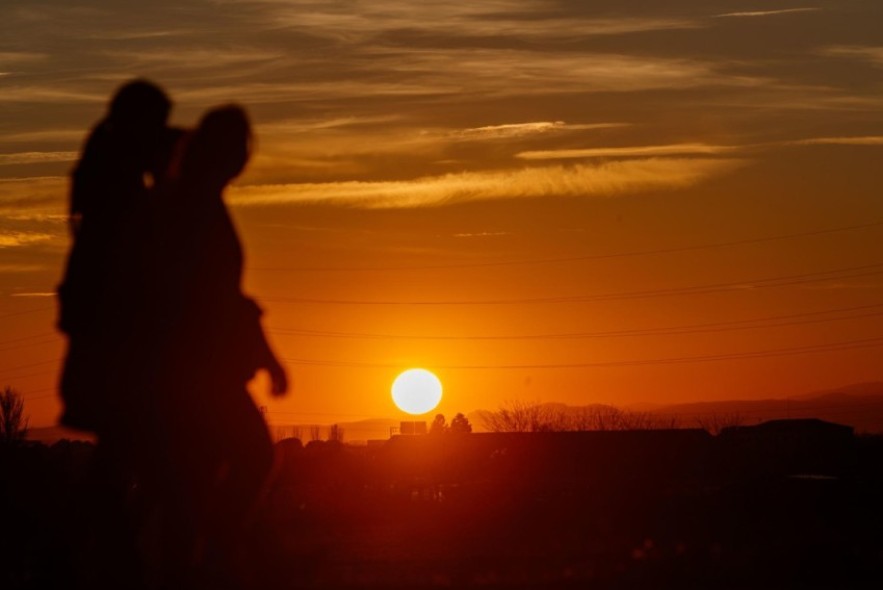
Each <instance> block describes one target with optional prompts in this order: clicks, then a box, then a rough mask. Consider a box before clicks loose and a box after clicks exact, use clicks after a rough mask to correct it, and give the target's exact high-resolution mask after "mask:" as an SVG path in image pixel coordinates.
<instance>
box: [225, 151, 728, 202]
mask: <svg viewBox="0 0 883 590" xmlns="http://www.w3.org/2000/svg"><path fill="white" fill-rule="evenodd" d="M741 165H743V162H742V161H740V160H732V159H730V160H725V159H674V158H671V159H663V158H654V159H644V160H629V161H621V162H610V163H604V164H599V165H594V166H588V165H576V166H570V167H564V166H546V167H531V168H522V169H516V170H505V171H493V172H463V173H459V174H446V175H443V176H433V177H424V178H418V179H415V180H408V181H377V182H358V181H350V182H328V183H302V184H286V185H257V186H245V187H239V188H236V189H234V190H233V191H232V195H231V202H232V203H233V204H236V205H240V206H246V205H271V204H284V203H314V204H318V203H326V204H335V205H341V206H350V207H361V208H368V209H375V208H411V207H429V206H440V205H447V204H454V203H461V202H468V201H481V200H497V199H517V198H541V197H583V198H598V197H610V196H616V195H623V194H628V193H634V192H639V191H642V190H649V189H663V188H683V187H687V186H692V185H694V184H697V183H699V182H702V181H703V180H705V179H707V178H709V177H712V176H716V175H720V174H725V173H728V172H730V171H732V170H734V169H736V168H737V167H739V166H741Z"/></svg>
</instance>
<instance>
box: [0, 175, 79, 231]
mask: <svg viewBox="0 0 883 590" xmlns="http://www.w3.org/2000/svg"><path fill="white" fill-rule="evenodd" d="M67 190H68V180H67V178H64V177H59V176H46V177H33V178H0V219H16V220H26V219H27V220H49V218H50V217H51V216H58V215H60V214H62V213H63V212H64V208H65V202H66V199H67Z"/></svg>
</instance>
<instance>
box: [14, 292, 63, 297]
mask: <svg viewBox="0 0 883 590" xmlns="http://www.w3.org/2000/svg"><path fill="white" fill-rule="evenodd" d="M55 295H56V293H48V292H36V293H10V295H9V296H10V297H55Z"/></svg>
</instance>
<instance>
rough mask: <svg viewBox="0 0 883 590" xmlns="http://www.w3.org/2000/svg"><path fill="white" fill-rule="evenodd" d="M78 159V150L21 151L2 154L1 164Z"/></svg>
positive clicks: (44, 162) (0, 155) (40, 162)
mask: <svg viewBox="0 0 883 590" xmlns="http://www.w3.org/2000/svg"><path fill="white" fill-rule="evenodd" d="M76 159H77V152H21V153H18V154H0V166H8V165H12V164H46V163H50V162H73V161H74V160H76Z"/></svg>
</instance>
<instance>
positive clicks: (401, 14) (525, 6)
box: [233, 0, 702, 42]
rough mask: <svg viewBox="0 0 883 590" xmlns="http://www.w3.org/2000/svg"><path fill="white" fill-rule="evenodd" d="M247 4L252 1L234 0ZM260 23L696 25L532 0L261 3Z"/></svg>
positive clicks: (471, 30)
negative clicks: (562, 8)
mask: <svg viewBox="0 0 883 590" xmlns="http://www.w3.org/2000/svg"><path fill="white" fill-rule="evenodd" d="M233 3H234V4H236V3H239V4H243V3H246V4H253V3H254V0H245V1H244V2H243V0H234V2H233ZM262 4H263V6H265V7H266V11H265V12H264V16H263V20H264V24H265V26H268V27H272V28H285V29H290V30H302V31H305V32H307V33H309V34H310V35H315V36H319V37H326V38H330V39H334V40H338V41H348V42H357V41H361V40H365V39H374V38H377V37H380V36H382V35H384V34H389V33H400V32H403V31H420V32H421V33H423V34H435V35H442V36H446V37H452V36H453V37H460V38H465V37H473V38H474V37H484V38H488V37H496V38H499V37H507V36H517V37H519V38H522V39H523V38H549V39H555V40H560V39H561V38H562V37H577V38H585V37H586V36H611V35H624V34H635V33H642V32H650V31H660V30H673V29H689V28H695V27H699V26H702V24H701V23H700V22H699V21H698V20H695V19H687V18H674V17H652V16H651V17H635V16H619V17H607V18H605V17H587V16H584V15H580V14H576V13H562V12H556V11H554V10H550V8H551V7H550V5H549V4H548V3H545V2H537V1H536V0H491V1H483V2H457V1H451V0H446V1H445V0H424V1H423V2H402V1H399V0H352V1H350V2H348V3H347V6H346V9H343V10H342V9H341V6H340V3H339V2H336V1H329V0H326V1H321V0H318V1H313V2H310V3H308V4H306V5H304V4H300V5H298V4H292V3H290V2H262Z"/></svg>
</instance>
